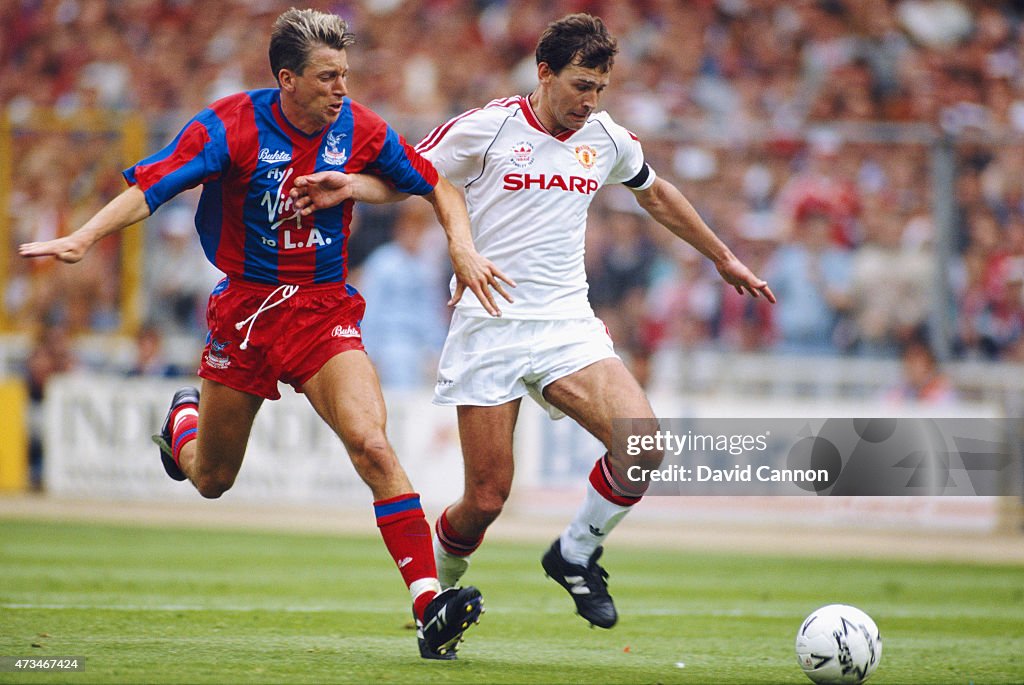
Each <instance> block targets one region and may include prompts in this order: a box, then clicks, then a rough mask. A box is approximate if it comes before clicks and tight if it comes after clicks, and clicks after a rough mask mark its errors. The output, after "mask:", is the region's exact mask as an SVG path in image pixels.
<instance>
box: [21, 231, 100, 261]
mask: <svg viewBox="0 0 1024 685" xmlns="http://www.w3.org/2000/svg"><path fill="white" fill-rule="evenodd" d="M89 247H90V244H89V243H87V242H85V241H83V240H82V239H81V237H80V236H75V235H68V236H64V237H63V238H55V239H53V240H44V241H42V242H38V243H22V244H21V245H19V246H18V254H19V255H20V256H22V257H53V258H55V259H59V260H60V261H62V262H66V263H68V264H74V263H75V262H77V261H80V260H81V259H82V257H84V256H85V253H86V252H88V251H89Z"/></svg>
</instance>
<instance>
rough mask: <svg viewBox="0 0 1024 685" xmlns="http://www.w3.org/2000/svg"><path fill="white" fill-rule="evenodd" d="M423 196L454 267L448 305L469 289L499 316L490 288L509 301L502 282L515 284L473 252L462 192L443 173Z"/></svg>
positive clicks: (499, 311) (488, 308)
mask: <svg viewBox="0 0 1024 685" xmlns="http://www.w3.org/2000/svg"><path fill="white" fill-rule="evenodd" d="M424 198H425V199H426V200H427V201H428V202H430V204H432V205H433V206H434V213H435V214H436V215H437V220H438V221H439V222H441V226H442V227H443V228H444V232H445V235H446V236H447V237H448V254H449V256H450V257H451V260H452V267H453V268H454V270H455V294H454V295H452V299H450V300H449V301H448V305H449V306H454V305H455V304H456V303H458V301H459V300H461V299H462V293H463V292H465V290H466V288H469V289H470V290H471V291H472V292H473V294H474V295H476V298H477V299H478V300H480V304H482V305H483V306H484V309H486V310H487V313H488V314H490V315H491V316H501V309H500V308H499V307H498V304H497V303H496V302H495V300H494V294H493V293H492V292H491V290H492V289H493V290H496V291H497V292H498V294H499V295H501V296H502V297H504V298H505V300H507V301H508V302H512V297H511V296H510V295H509V294H508V292H507V291H506V290H505V287H504V286H503V285H502V281H504V282H505V283H506V284H508V285H509V286H511V287H513V288H514V287H516V284H515V281H513V280H512V279H510V278H509V277H508V276H506V275H505V274H503V273H502V272H501V271H500V270H499V269H498V267H496V266H495V265H494V264H493V263H492V262H491V260H489V259H487V258H486V257H484V256H483V255H481V254H480V253H479V252H477V251H476V247H475V246H474V245H473V235H472V232H471V231H470V227H469V212H468V211H467V210H466V201H465V200H464V199H463V197H462V193H460V192H459V191H458V190H457V189H456V188H455V186H453V185H452V184H451V183H449V182H448V180H447V179H445V178H444V176H439V177H438V179H437V185H436V186H434V190H433V191H432V192H430V193H429V194H427V195H424Z"/></svg>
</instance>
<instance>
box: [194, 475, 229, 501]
mask: <svg viewBox="0 0 1024 685" xmlns="http://www.w3.org/2000/svg"><path fill="white" fill-rule="evenodd" d="M193 483H194V484H195V486H196V490H198V491H199V494H200V495H202V496H203V497H205V498H206V499H217V498H218V497H220V496H221V495H223V494H224V493H225V492H227V491H228V490H230V489H231V486H232V485H234V484H235V476H234V474H228V473H208V474H202V475H200V476H199V477H197V478H195V479H194V480H193Z"/></svg>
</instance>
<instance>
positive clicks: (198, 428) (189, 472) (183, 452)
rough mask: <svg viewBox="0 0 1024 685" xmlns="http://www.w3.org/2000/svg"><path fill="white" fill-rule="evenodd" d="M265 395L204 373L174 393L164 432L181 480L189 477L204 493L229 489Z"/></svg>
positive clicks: (166, 455) (166, 454)
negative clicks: (193, 383) (196, 384)
mask: <svg viewBox="0 0 1024 685" xmlns="http://www.w3.org/2000/svg"><path fill="white" fill-rule="evenodd" d="M262 404H263V398H262V397H257V396H255V395H250V394H248V393H244V392H239V391H238V390H233V389H232V388H229V387H227V386H226V385H222V384H220V383H217V382H215V381H211V380H207V379H203V384H202V393H200V392H199V391H198V390H197V389H196V388H194V387H187V388H182V389H181V390H179V391H178V392H177V393H175V395H174V400H173V401H172V403H171V409H170V411H169V412H168V414H167V418H166V420H165V421H164V426H163V428H162V430H161V433H160V434H159V435H156V436H154V439H155V440H156V441H157V443H158V444H159V445H160V451H161V458H162V459H163V461H164V467H165V469H166V470H167V473H168V475H170V476H171V477H172V478H174V479H175V480H184V479H185V478H188V479H189V480H190V481H192V484H193V485H194V486H195V488H196V490H198V491H199V494H201V495H202V496H203V497H207V498H211V499H212V498H216V497H220V496H221V495H223V494H224V493H225V492H227V491H228V490H229V489H230V488H231V486H232V485H233V484H234V482H235V478H236V477H237V476H238V470H239V469H240V468H241V466H242V459H243V457H244V456H245V448H246V445H247V444H248V442H249V433H250V431H251V430H252V423H253V420H254V419H255V418H256V412H258V411H259V408H260V405H262Z"/></svg>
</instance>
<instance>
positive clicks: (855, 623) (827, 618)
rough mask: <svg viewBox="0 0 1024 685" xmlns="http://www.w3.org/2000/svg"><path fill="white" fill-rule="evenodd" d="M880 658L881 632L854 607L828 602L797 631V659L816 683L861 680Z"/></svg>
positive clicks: (866, 676) (869, 672)
mask: <svg viewBox="0 0 1024 685" xmlns="http://www.w3.org/2000/svg"><path fill="white" fill-rule="evenodd" d="M881 658H882V636H881V635H879V634H878V626H876V625H875V622H874V621H872V620H871V617H870V616H868V615H867V614H865V613H864V612H863V611H861V610H860V609H858V608H856V607H852V606H848V605H846V604H829V605H828V606H823V607H821V608H820V609H816V610H815V611H813V612H811V615H810V616H808V617H807V618H806V619H804V622H803V623H802V624H801V625H800V630H799V631H798V632H797V634H796V660H797V662H798V663H799V664H800V668H802V669H804V673H806V674H807V677H808V678H810V679H811V680H813V681H814V682H816V683H822V684H823V685H831V684H832V683H850V684H851V685H852V684H855V683H863V682H864V681H865V680H867V679H868V677H870V676H871V674H872V673H874V672H875V668H877V667H878V662H879V660H880V659H881Z"/></svg>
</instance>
